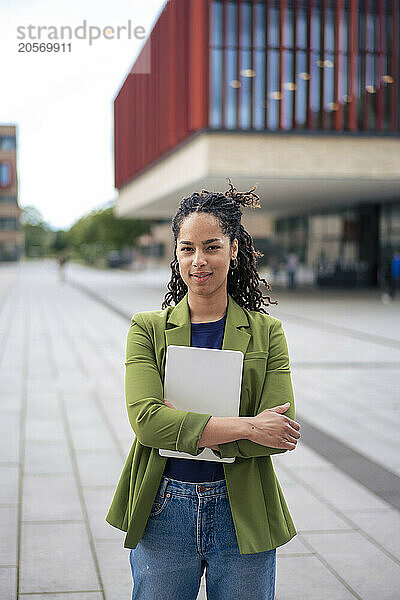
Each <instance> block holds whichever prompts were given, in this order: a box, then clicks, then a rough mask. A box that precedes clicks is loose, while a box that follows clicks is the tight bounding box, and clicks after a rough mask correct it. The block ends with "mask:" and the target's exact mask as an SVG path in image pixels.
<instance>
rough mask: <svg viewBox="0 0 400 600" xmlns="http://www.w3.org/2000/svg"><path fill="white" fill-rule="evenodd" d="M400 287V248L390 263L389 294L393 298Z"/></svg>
mask: <svg viewBox="0 0 400 600" xmlns="http://www.w3.org/2000/svg"><path fill="white" fill-rule="evenodd" d="M398 287H400V250H399V249H397V250H396V251H395V253H394V255H393V258H392V262H391V265H390V291H389V295H390V297H391V298H392V300H393V298H394V297H395V295H396V290H397V288H398Z"/></svg>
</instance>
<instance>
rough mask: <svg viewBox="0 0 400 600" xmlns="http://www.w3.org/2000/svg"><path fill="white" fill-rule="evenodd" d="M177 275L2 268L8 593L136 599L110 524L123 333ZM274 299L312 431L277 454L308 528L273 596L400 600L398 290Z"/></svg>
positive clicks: (1, 423) (2, 547)
mask: <svg viewBox="0 0 400 600" xmlns="http://www.w3.org/2000/svg"><path fill="white" fill-rule="evenodd" d="M167 281H168V271H167V270H165V269H164V270H163V269H158V270H154V271H143V272H130V271H122V270H112V271H102V270H95V269H89V268H87V267H83V266H80V265H75V264H69V265H68V266H67V270H66V280H65V282H62V281H60V279H59V274H58V270H57V267H56V264H55V263H54V262H52V261H38V262H32V263H21V264H20V265H13V264H8V265H7V264H3V265H0V336H1V345H0V359H1V363H0V428H1V430H0V514H1V519H0V600H9V599H10V600H14V599H18V600H20V599H21V600H22V599H23V600H130V598H131V593H132V578H131V572H130V566H129V549H127V548H124V547H123V541H124V537H125V533H124V532H122V531H120V530H118V529H115V528H113V527H111V526H110V525H109V524H108V523H107V522H106V521H105V516H106V514H107V511H108V508H109V505H110V502H111V499H112V496H113V493H114V490H115V486H116V483H117V481H118V479H119V475H120V472H121V469H122V466H123V464H124V461H125V458H126V455H127V453H128V450H129V448H130V446H131V443H132V436H133V432H132V429H131V427H130V424H129V421H128V417H127V413H126V407H125V396H124V360H125V343H126V335H127V331H128V327H129V321H130V317H131V316H132V315H133V314H134V313H135V312H137V311H140V310H154V309H159V308H160V307H161V302H162V300H163V297H164V294H165V291H166V289H165V285H166V282H167ZM264 295H267V294H266V293H264ZM269 295H270V296H271V297H272V298H273V299H277V300H278V301H279V304H278V305H277V306H270V307H269V308H268V309H267V310H268V312H269V313H270V314H271V315H273V316H275V317H277V318H279V319H281V320H282V323H283V327H284V330H285V333H286V338H287V341H288V347H289V354H290V361H291V368H292V381H293V387H294V392H295V399H296V420H297V421H298V422H299V423H300V425H301V433H302V437H301V439H300V441H299V443H298V446H297V448H296V450H295V451H294V452H287V453H284V454H281V455H276V456H273V457H272V460H273V464H274V468H275V471H276V473H277V476H278V479H279V482H280V484H281V487H282V490H283V492H284V495H285V498H286V501H287V504H288V507H289V510H290V512H291V515H292V517H293V521H294V523H295V526H296V529H297V531H298V534H297V535H296V536H295V537H294V538H293V539H292V540H291V541H290V542H288V543H287V544H285V545H283V546H281V547H279V548H278V550H277V583H276V600H303V599H304V600H333V599H334V600H350V599H354V598H357V599H359V600H377V599H379V600H398V598H400V514H399V511H400V435H399V426H400V386H399V375H400V297H399V296H398V297H397V298H396V299H395V300H394V301H392V302H390V303H384V302H382V301H381V294H380V292H379V290H353V291H352V290H345V291H339V290H326V291H321V290H312V289H298V290H285V289H284V288H278V287H276V289H275V286H273V291H272V292H270V293H269ZM284 400H285V399H284V398H282V403H284ZM205 598H206V594H205V578H204V577H203V579H202V582H201V588H200V592H199V596H198V599H199V600H200V599H201V600H204V599H205ZM171 600H179V599H174V598H171ZM227 600H229V599H227ZM243 600H246V599H243Z"/></svg>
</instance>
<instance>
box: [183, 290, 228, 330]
mask: <svg viewBox="0 0 400 600" xmlns="http://www.w3.org/2000/svg"><path fill="white" fill-rule="evenodd" d="M222 292H223V293H220V292H219V293H218V294H216V295H213V296H200V295H199V294H191V293H190V290H189V291H188V304H189V312H190V322H191V323H207V322H210V321H219V319H222V317H223V316H224V315H225V314H226V311H227V309H228V296H227V292H226V289H225V290H224V289H222Z"/></svg>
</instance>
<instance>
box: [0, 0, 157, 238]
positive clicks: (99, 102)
mask: <svg viewBox="0 0 400 600" xmlns="http://www.w3.org/2000/svg"><path fill="white" fill-rule="evenodd" d="M165 3H166V0H111V1H110V0H79V1H78V0H68V1H65V0H57V1H54V0H0V56H1V57H2V61H1V62H2V66H1V74H2V90H1V94H0V124H2V125H4V124H15V125H17V142H18V148H17V155H18V158H17V160H18V162H17V168H18V178H19V202H20V205H21V206H26V205H28V204H29V205H30V204H33V205H34V206H36V207H37V208H38V209H39V210H40V212H41V213H42V215H43V218H44V219H45V220H46V221H47V222H48V223H50V224H51V225H52V226H53V227H55V228H63V229H66V228H68V227H69V226H70V225H71V224H72V223H73V222H74V221H75V220H76V219H77V218H79V217H80V216H82V215H83V214H85V213H86V212H88V211H89V210H90V209H92V208H96V207H99V206H101V205H103V204H104V203H106V202H108V201H110V200H112V199H114V198H115V196H116V190H115V188H114V165H113V160H114V157H113V154H114V153H113V100H114V98H115V96H116V95H117V93H118V90H119V89H120V87H121V84H122V82H123V81H124V79H125V77H126V75H127V73H128V72H129V70H130V68H131V67H132V65H133V63H134V61H135V59H136V57H137V56H138V54H139V52H140V49H141V48H142V46H143V44H144V41H145V40H144V39H135V37H132V39H128V34H127V31H126V30H123V29H121V30H120V39H119V40H118V39H105V38H104V37H103V36H102V37H101V39H98V40H93V42H92V44H91V45H90V44H89V40H88V39H86V40H82V39H76V38H73V39H72V40H69V39H65V40H64V42H65V43H66V44H68V42H71V52H61V51H60V52H58V53H55V52H37V53H34V52H19V51H18V49H19V44H21V42H30V43H33V42H38V43H39V42H40V41H42V42H44V43H49V42H53V43H54V42H57V41H58V42H59V43H62V40H56V39H49V37H50V36H51V35H53V36H55V35H59V34H60V26H62V25H64V26H70V27H71V28H72V29H73V30H74V29H75V28H76V27H78V26H80V25H81V26H82V28H81V29H80V34H82V33H83V31H84V29H83V24H84V20H86V32H87V33H88V31H89V26H93V27H94V26H97V27H99V28H100V29H102V30H103V29H104V28H105V27H107V26H110V27H113V28H114V38H115V36H116V31H117V29H116V28H117V26H118V25H120V26H124V25H125V26H126V27H127V26H128V20H130V21H131V28H132V32H133V30H134V28H135V27H139V26H142V27H143V28H144V30H145V38H146V39H147V37H148V35H149V33H150V31H151V28H152V26H153V25H154V22H155V20H156V19H157V17H158V15H159V13H160V11H161V10H162V8H163V6H164V5H165ZM29 25H33V26H35V29H32V30H31V31H32V34H33V35H34V36H35V37H36V39H28V29H27V27H28V26H29ZM39 26H47V27H50V26H54V27H57V30H55V29H52V30H51V29H47V30H45V29H42V32H41V35H42V38H41V40H39V39H37V36H38V27H39ZM17 27H19V28H23V29H19V32H20V33H18V31H17ZM65 31H66V32H67V30H65ZM93 32H94V34H96V31H95V30H93ZM139 33H140V31H139ZM22 34H24V35H25V38H24V39H18V36H22ZM66 35H67V33H66ZM108 35H109V36H110V38H111V36H112V35H113V33H112V31H111V30H110V31H109V34H108ZM132 36H133V34H132Z"/></svg>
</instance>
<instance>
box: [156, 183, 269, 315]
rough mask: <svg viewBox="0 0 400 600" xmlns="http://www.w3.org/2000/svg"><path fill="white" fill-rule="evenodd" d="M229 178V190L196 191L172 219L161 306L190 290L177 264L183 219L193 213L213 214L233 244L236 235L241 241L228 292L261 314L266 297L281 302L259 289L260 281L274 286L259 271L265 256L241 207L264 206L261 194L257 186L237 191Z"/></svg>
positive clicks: (182, 204) (228, 284) (243, 305)
mask: <svg viewBox="0 0 400 600" xmlns="http://www.w3.org/2000/svg"><path fill="white" fill-rule="evenodd" d="M228 181H229V189H228V190H227V191H226V192H225V193H223V194H222V193H220V192H209V191H207V190H204V189H202V190H201V192H200V193H198V192H194V193H193V194H192V195H191V196H189V197H187V198H183V199H182V200H181V202H180V205H179V207H178V210H177V212H176V214H175V216H174V218H173V220H172V232H173V234H174V238H175V249H174V258H173V260H172V261H171V263H170V267H171V270H172V275H171V279H170V281H169V283H168V285H167V288H168V290H169V291H168V292H167V293H166V294H165V296H164V301H163V303H162V305H161V308H162V309H164V308H167V306H170V305H171V301H173V302H175V304H177V303H178V302H180V301H181V300H182V298H183V297H184V296H185V294H186V292H187V289H188V288H187V285H186V284H185V282H184V281H183V279H182V277H181V276H180V273H179V272H177V271H176V267H177V266H178V265H179V263H178V259H177V257H176V248H177V239H178V235H179V231H180V228H181V225H182V222H183V220H184V219H185V218H186V217H187V216H188V215H190V214H191V213H194V212H204V213H209V214H212V215H214V216H215V217H216V218H217V219H218V220H219V222H220V225H221V229H222V232H223V234H224V235H228V236H229V239H230V243H231V244H232V243H233V241H234V239H235V238H237V240H238V254H237V260H238V263H237V268H234V269H232V268H231V267H230V268H229V271H228V281H227V292H228V293H229V294H230V295H231V296H232V298H233V299H234V300H235V302H237V303H238V304H239V306H241V307H242V308H246V309H248V310H255V311H258V312H261V313H266V311H265V310H264V309H263V308H262V306H261V305H265V306H268V304H266V303H265V302H264V300H268V302H269V303H270V304H278V301H277V300H275V301H274V300H271V299H270V297H269V296H265V297H264V296H263V295H262V293H261V290H260V289H259V285H260V281H262V282H263V283H264V285H265V286H266V288H267V289H268V290H270V289H271V287H270V285H269V283H268V281H266V280H265V279H263V278H262V277H260V276H259V275H258V273H257V270H256V259H257V257H261V256H264V255H263V253H262V252H259V251H258V250H255V248H254V246H253V240H252V237H251V236H250V234H249V233H248V232H247V231H246V230H245V228H244V227H243V225H242V224H241V217H242V211H241V206H252V208H261V207H260V203H259V196H258V195H257V194H255V193H254V190H255V189H256V185H255V186H254V187H253V188H252V189H251V190H249V191H247V192H238V191H237V190H236V188H235V187H233V185H232V183H231V180H230V179H229V178H228ZM266 314H269V313H266Z"/></svg>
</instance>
